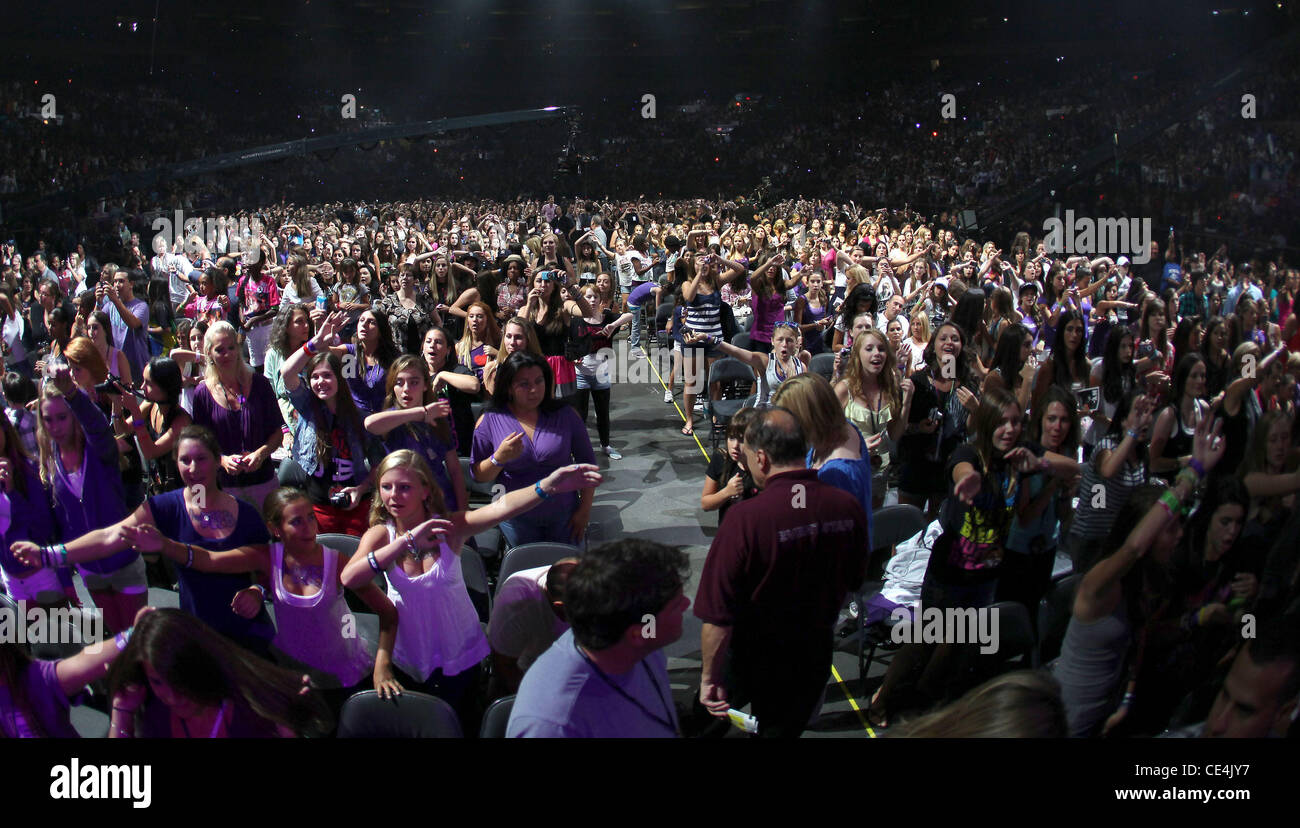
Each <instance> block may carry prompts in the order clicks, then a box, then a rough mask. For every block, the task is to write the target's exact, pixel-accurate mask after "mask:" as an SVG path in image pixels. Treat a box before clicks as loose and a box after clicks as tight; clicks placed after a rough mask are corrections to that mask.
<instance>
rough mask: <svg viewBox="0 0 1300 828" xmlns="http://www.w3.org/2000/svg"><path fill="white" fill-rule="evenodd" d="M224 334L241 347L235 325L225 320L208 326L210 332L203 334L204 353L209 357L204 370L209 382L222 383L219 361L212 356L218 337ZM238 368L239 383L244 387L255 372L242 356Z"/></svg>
mask: <svg viewBox="0 0 1300 828" xmlns="http://www.w3.org/2000/svg"><path fill="white" fill-rule="evenodd" d="M222 336H228V337H230V341H231V343H232V344H233V345H234V346H235V347H236V348H238V347H239V334H237V333H235V326H234V325H232V324H230V323H229V322H227V321H225V320H224V319H223V320H222V321H220V322H213V323H212V324H211V325H209V326H208V332H207V333H205V334H204V335H203V355H204V356H205V357H207V360H208V367H207V369H206V370H205V371H204V374H203V377H204V379H206V380H207V381H209V382H212V383H220V382H221V378H220V377H219V376H218V375H217V363H216V361H215V360H214V359H213V358H212V347H213V346H214V345H216V343H217V339H218V338H219V337H222ZM237 365H238V367H237V368H236V370H237V371H238V372H239V385H240V387H241V388H242V387H243V385H244V382H245V381H247V380H248V378H249V377H250V376H252V374H253V369H252V368H250V367H249V366H248V363H246V362H244V360H243V359H242V358H241V359H240V360H239V362H238V363H237Z"/></svg>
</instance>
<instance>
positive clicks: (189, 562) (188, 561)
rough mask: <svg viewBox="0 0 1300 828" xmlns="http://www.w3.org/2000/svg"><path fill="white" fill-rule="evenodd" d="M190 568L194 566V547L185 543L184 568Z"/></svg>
mask: <svg viewBox="0 0 1300 828" xmlns="http://www.w3.org/2000/svg"><path fill="white" fill-rule="evenodd" d="M192 566H194V547H193V546H191V545H190V544H188V543H187V544H185V568H186V569H189V568H190V567H192Z"/></svg>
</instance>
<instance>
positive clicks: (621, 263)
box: [614, 250, 647, 288]
mask: <svg viewBox="0 0 1300 828" xmlns="http://www.w3.org/2000/svg"><path fill="white" fill-rule="evenodd" d="M614 262H615V266H616V267H617V268H618V284H619V286H620V287H625V288H630V287H632V283H633V282H644V281H645V280H646V278H647V277H646V275H645V274H642V275H640V276H637V275H636V272H637V270H638V269H639V268H643V267H645V266H646V264H647V261H646V257H645V256H642V255H641V253H640V252H638V251H636V250H629V251H627V252H626V253H624V254H623V255H621V256H615V257H614Z"/></svg>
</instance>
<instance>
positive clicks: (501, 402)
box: [492, 351, 565, 412]
mask: <svg viewBox="0 0 1300 828" xmlns="http://www.w3.org/2000/svg"><path fill="white" fill-rule="evenodd" d="M525 368H540V369H542V376H544V377H545V378H546V397H545V398H544V399H543V400H542V404H541V406H540V408H541V410H542V411H546V412H549V411H554V410H555V409H557V408H560V407H562V406H564V405H565V403H562V402H559V401H557V400H556V399H555V374H554V373H552V372H551V365H550V363H549V362H547V361H546V359H545V358H544V357H539V356H537V355H536V354H531V353H529V352H528V351H515V352H514V353H513V354H511V355H510V356H508V357H506V361H505V362H503V363H501V366H500V367H499V368H497V378H496V388H495V390H494V391H493V393H492V409H493V410H494V411H504V412H509V411H510V386H512V385H514V382H515V377H516V376H517V375H518V374H519V372H520V371H523V370H524V369H525Z"/></svg>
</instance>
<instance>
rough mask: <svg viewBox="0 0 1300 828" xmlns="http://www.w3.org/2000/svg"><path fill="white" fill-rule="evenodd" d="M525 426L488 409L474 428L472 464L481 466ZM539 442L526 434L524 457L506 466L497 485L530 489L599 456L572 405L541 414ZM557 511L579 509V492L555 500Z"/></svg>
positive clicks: (538, 421) (537, 433)
mask: <svg viewBox="0 0 1300 828" xmlns="http://www.w3.org/2000/svg"><path fill="white" fill-rule="evenodd" d="M523 430H524V429H523V426H521V425H519V421H518V420H517V419H515V417H514V415H513V414H511V413H510V412H509V411H493V410H488V411H485V412H484V413H483V418H482V420H480V421H479V424H478V427H477V428H475V429H474V445H473V448H472V450H471V452H470V458H469V459H470V461H471V462H473V463H479V462H480V461H483V460H486V459H487V458H488V457H489V456H491V454H492V452H494V451H496V448H497V446H499V445H501V441H502V440H504V439H505V438H506V437H508V436H510V435H511V434H513V433H515V432H516V431H523ZM536 438H537V439H536V442H534V441H533V440H530V439H528V434H527V433H526V432H525V434H524V452H523V454H521V455H519V456H518V457H516V458H515V459H514V460H511V461H510V462H509V463H506V464H505V467H504V468H502V469H501V474H500V476H499V477H498V478H497V482H498V483H500V484H501V485H503V486H505V487H506V491H507V492H513V491H514V490H515V489H522V488H524V487H525V486H531V485H533V484H534V483H536V482H537V481H539V480H541V479H543V478H544V477H546V476H547V475H548V474H550V473H551V472H553V471H555V470H556V469H558V468H562V467H564V466H567V465H569V464H571V463H593V464H594V463H595V462H596V453H595V452H594V451H592V449H591V439H590V438H589V437H588V436H587V426H586V425H585V424H584V423H583V422H582V421H581V420H579V419H578V413H577V412H576V411H574V410H573V408H572V407H571V406H568V405H561V406H559V407H557V408H556V409H555V410H554V411H550V412H546V411H542V412H539V413H538V417H537V430H536ZM552 502H553V504H554V508H555V509H558V510H564V509H567V510H573V509H575V508H577V503H578V493H577V492H566V493H565V494H562V495H556V496H555V498H554V499H553V501H552Z"/></svg>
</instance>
